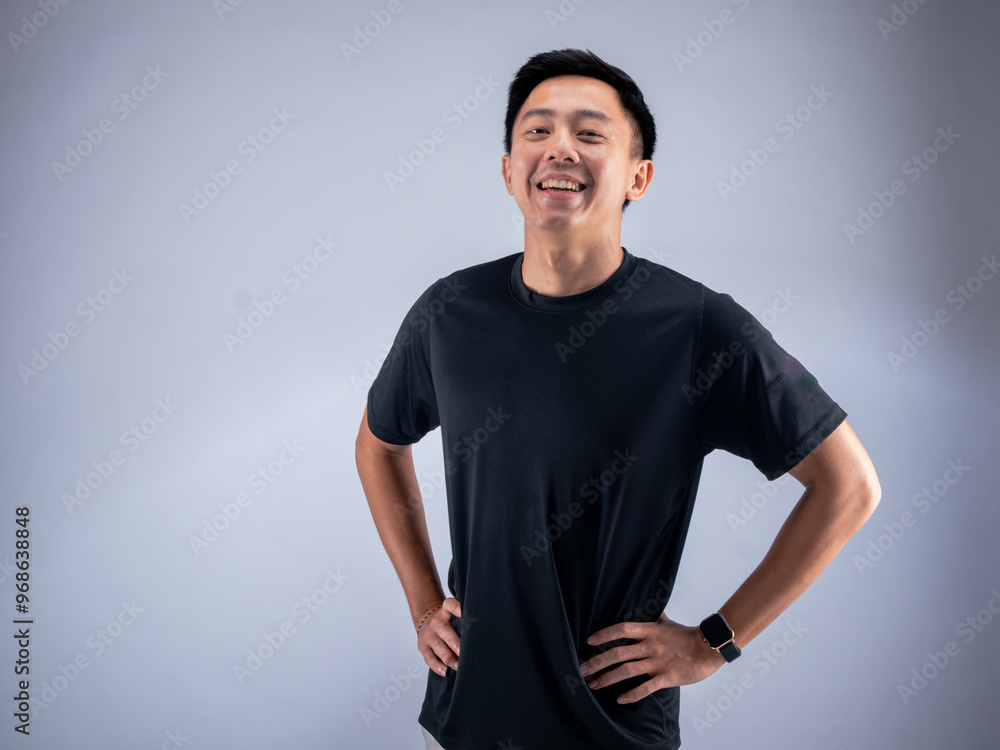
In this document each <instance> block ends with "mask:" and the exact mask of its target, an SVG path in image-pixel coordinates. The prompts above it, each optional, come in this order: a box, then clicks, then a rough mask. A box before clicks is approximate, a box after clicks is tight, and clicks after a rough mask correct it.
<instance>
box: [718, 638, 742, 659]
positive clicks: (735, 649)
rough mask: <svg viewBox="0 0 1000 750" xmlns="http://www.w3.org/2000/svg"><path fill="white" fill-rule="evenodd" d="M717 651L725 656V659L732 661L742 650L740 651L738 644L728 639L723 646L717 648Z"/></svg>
mask: <svg viewBox="0 0 1000 750" xmlns="http://www.w3.org/2000/svg"><path fill="white" fill-rule="evenodd" d="M719 653H720V654H722V655H723V656H724V657H725V658H726V661H732V660H733V659H735V658H736V657H737V656H739V655H740V654H741V653H742V652H741V651H740V647H739V646H737V645H736V644H735V643H734V642H733V641H730V642H729V643H727V644H726V645H725V646H722V647H721V648H719Z"/></svg>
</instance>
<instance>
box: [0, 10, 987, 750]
mask: <svg viewBox="0 0 1000 750" xmlns="http://www.w3.org/2000/svg"><path fill="white" fill-rule="evenodd" d="M998 22H1000V6H998V5H997V4H996V3H994V2H990V1H989V0H956V1H954V2H947V3H946V2H944V1H943V0H899V1H897V2H892V1H891V0H876V1H874V2H870V1H867V0H848V1H847V2H844V1H840V2H833V1H832V0H830V1H826V2H814V3H795V2H791V0H712V1H711V2H673V3H661V2H651V1H645V2H630V3H618V2H616V3H612V2H609V1H608V0H550V1H549V2H529V1H528V0H516V1H515V2H508V3H487V2H459V1H458V0H449V1H445V2H427V1H426V0H425V1H423V2H411V0H386V1H384V2H383V1H382V0H372V2H347V3H323V2H318V1H317V0H290V1H287V0H286V1H285V2H277V1H276V0H245V2H240V1H239V0H181V1H179V2H170V3H135V2H123V1H121V0H119V1H117V2H113V1H110V0H105V1H94V2H83V1H82V0H77V1H75V2H70V0H12V1H11V2H6V3H4V6H3V9H2V10H0V32H2V33H3V41H2V42H0V176H2V179H0V289H2V295H0V315H2V321H3V327H2V338H0V377H2V398H0V424H2V427H3V430H2V438H0V439H2V461H3V463H2V466H3V471H2V472H0V623H2V625H0V675H2V676H0V684H2V686H3V690H2V691H0V696H2V697H0V700H2V712H0V713H2V716H3V719H2V720H0V746H2V747H4V748H8V747H9V748H39V749H42V748H44V749H45V750H52V749H54V748H85V749H90V748H95V749H96V748H101V749H104V748H128V749H130V750H132V749H137V748H161V747H163V748H177V747H183V748H186V749H190V750H194V748H215V749H228V748H296V749H297V750H311V749H317V750H318V749H320V748H324V749H325V748H350V749H351V750H354V749H355V748H373V749H374V748H379V749H382V748H393V749H395V748H400V749H403V748H409V749H412V750H417V748H421V747H423V744H422V743H423V740H422V738H421V734H420V730H419V727H418V725H417V722H416V718H417V714H418V712H419V709H420V704H421V702H422V700H423V696H424V688H425V685H426V680H427V671H428V668H427V666H426V665H425V664H424V662H423V658H422V657H421V655H420V654H419V652H418V651H417V649H416V638H415V634H414V631H413V624H412V622H411V619H410V614H409V610H408V607H407V603H406V600H405V597H404V595H403V591H402V588H401V586H400V584H399V581H398V579H397V578H396V575H395V572H394V570H393V568H392V565H391V563H390V561H389V558H388V556H387V555H386V553H385V551H384V549H383V548H382V545H381V543H380V541H379V537H378V534H377V533H376V529H375V526H374V523H373V521H372V518H371V514H370V512H369V508H368V505H367V502H366V500H365V496H364V494H363V492H362V489H361V484H360V481H359V479H358V475H357V469H356V466H355V457H354V441H355V437H356V436H357V433H358V427H359V425H360V424H361V417H362V413H363V410H364V406H365V397H366V394H367V391H368V388H369V386H370V385H371V383H372V380H373V379H374V377H375V375H376V374H377V372H378V369H379V367H380V365H381V363H382V361H383V360H384V357H385V355H386V352H387V350H388V348H389V345H390V343H391V342H392V338H393V336H394V335H395V333H396V331H397V329H398V327H399V324H400V322H401V320H402V318H403V315H404V314H405V313H406V311H407V310H408V309H409V307H410V305H411V304H412V303H413V302H414V300H416V298H417V296H418V295H419V294H420V293H421V292H422V291H423V290H424V289H426V288H427V286H428V285H429V284H431V283H432V282H433V281H434V280H436V279H438V278H440V277H442V276H444V275H446V274H449V273H451V272H452V271H454V270H457V269H460V268H464V267H467V266H471V265H474V264H477V263H481V262H484V261H488V260H492V259H495V258H499V257H501V256H504V255H509V254H511V253H516V252H519V251H521V250H522V249H523V230H524V227H523V221H522V220H521V214H520V212H519V210H518V209H517V206H516V204H515V203H514V200H513V198H511V197H510V196H509V195H508V194H507V193H506V190H505V189H504V185H503V181H502V178H501V174H500V157H501V155H502V153H503V147H502V142H503V116H504V110H505V106H506V87H507V85H508V84H509V82H510V79H511V77H512V76H513V75H514V73H515V72H516V70H517V69H518V67H519V66H520V65H521V64H523V63H524V62H525V61H526V60H527V59H528V57H530V56H531V55H533V54H535V53H536V52H541V51H545V50H551V49H560V48H564V47H578V48H584V49H590V50H592V51H593V52H595V53H597V54H598V55H600V56H601V57H603V58H604V59H605V60H607V61H608V62H610V63H612V64H614V65H617V66H619V67H621V68H622V69H624V70H625V71H627V72H628V73H629V74H630V75H631V76H632V77H633V78H634V79H635V80H636V82H637V83H638V85H639V86H640V88H641V89H642V90H643V92H644V94H645V96H646V99H647V101H648V103H649V105H650V108H651V109H652V111H653V114H654V116H655V117H656V122H657V126H658V134H659V140H658V146H657V151H656V154H655V157H654V163H655V175H654V179H653V182H652V185H651V187H650V189H649V192H648V193H647V195H646V196H645V197H644V198H643V199H642V200H641V201H637V202H635V203H633V204H632V205H630V206H629V207H628V209H627V210H626V212H625V216H624V219H623V232H622V244H623V245H624V246H625V247H626V248H627V249H628V250H629V251H630V252H632V253H633V254H635V255H638V256H642V257H646V258H649V259H650V260H653V261H656V262H657V263H661V264H663V265H666V266H669V267H670V268H673V269H676V270H677V271H679V272H681V273H683V274H685V275H687V276H690V277H693V278H695V279H697V280H699V281H702V282H703V283H705V284H706V285H707V286H709V287H711V288H713V289H715V290H718V291H723V292H727V293H729V294H731V295H732V296H733V297H734V298H735V299H736V301H737V302H739V303H740V304H741V305H743V306H744V307H746V308H747V309H748V310H749V311H750V312H752V313H753V314H754V315H755V316H756V317H757V318H758V320H760V321H761V323H762V324H763V325H765V326H766V327H767V328H768V329H769V330H770V331H771V332H772V333H773V334H774V336H775V338H776V339H777V341H778V342H779V343H780V344H781V345H782V346H783V347H784V348H785V349H787V350H788V351H790V352H791V353H793V354H794V355H795V356H796V357H797V358H798V359H799V360H800V361H801V362H802V363H803V364H804V365H805V366H806V367H807V368H808V369H809V370H810V372H812V373H813V374H814V375H816V377H817V378H818V379H819V382H820V383H821V385H822V386H823V387H824V389H825V390H826V391H827V392H828V393H829V394H830V395H831V396H832V397H833V398H834V399H835V400H836V401H837V402H838V403H840V404H841V405H842V406H843V407H844V409H845V410H846V411H847V413H848V421H849V422H850V424H851V425H852V427H853V428H854V430H855V431H856V432H857V434H858V435H859V437H860V438H861V440H862V442H863V443H864V445H865V447H866V448H867V450H868V452H869V454H870V455H871V457H872V460H873V462H874V464H875V466H876V469H877V471H878V475H879V479H880V480H881V485H882V493H883V494H882V501H881V504H880V505H879V507H878V509H877V511H876V512H875V514H874V515H873V516H872V518H871V519H870V520H869V521H868V523H867V524H866V525H865V526H864V527H863V528H862V529H861V531H860V532H859V533H858V534H857V535H856V536H855V537H853V538H852V539H851V540H850V541H849V542H848V543H847V545H846V546H845V547H844V549H843V551H842V552H841V553H840V555H839V556H838V557H837V558H836V559H835V560H834V561H833V563H832V564H831V565H830V566H829V568H828V569H827V570H826V571H825V572H824V573H823V574H822V575H821V576H820V578H819V579H818V580H817V581H816V583H815V584H814V585H813V586H812V587H811V588H810V589H809V590H808V591H807V592H806V593H805V594H804V595H803V596H802V597H801V598H800V599H799V600H797V601H796V602H795V603H794V604H793V605H792V606H791V607H790V608H789V609H788V610H787V611H786V612H785V613H784V614H783V615H782V616H781V617H779V618H778V619H777V620H776V621H775V622H774V623H773V624H772V625H771V626H770V627H769V628H768V629H767V630H766V631H764V632H763V633H762V634H761V635H760V636H759V637H758V638H757V639H755V640H754V641H753V642H751V643H750V644H749V645H748V646H747V648H746V649H745V653H744V658H742V659H740V660H739V661H737V662H735V663H734V664H732V665H727V667H725V668H723V669H720V670H719V671H718V672H717V673H715V674H714V675H712V676H711V677H710V678H708V679H707V680H705V681H703V682H701V683H698V684H696V685H692V686H688V687H684V688H682V691H681V732H682V738H683V740H684V744H685V747H691V748H696V747H697V748H733V747H753V748H789V749H792V748H810V750H841V749H856V750H864V749H866V748H879V749H882V748H906V749H907V750H936V749H937V748H944V747H947V748H976V749H979V748H986V747H994V746H995V745H996V737H997V733H998V731H1000V719H998V717H997V712H996V710H995V704H996V699H997V687H998V682H997V677H996V673H997V667H998V661H1000V645H998V644H1000V551H998V546H997V544H996V540H997V531H998V519H1000V507H998V502H997V500H998V498H997V489H996V487H997V479H998V470H997V453H998V450H1000V439H998V437H997V430H996V425H997V423H998V419H1000V409H998V399H997V390H996V389H997V375H996V372H997V366H998V364H1000V356H998V355H1000V351H998V343H1000V337H998V332H997V330H998V329H997V321H998V319H1000V315H998V313H1000V265H998V260H997V258H998V255H997V253H998V251H1000V247H998V237H1000V232H998V213H997V211H996V207H997V198H998V183H997V173H998V167H1000V146H998V143H997V138H996V134H997V132H1000V105H998V101H997V82H998V74H1000V64H998V63H1000V54H998V52H997V45H996V32H997V27H998ZM414 458H415V465H416V469H417V475H418V478H419V480H420V484H421V491H422V495H423V500H424V504H425V507H426V513H427V519H428V525H429V528H430V532H431V538H432V542H433V548H434V553H435V558H436V562H437V565H438V569H439V571H440V572H441V577H442V581H446V580H447V569H448V564H449V562H450V560H451V549H450V546H449V536H448V517H447V506H446V494H445V489H444V482H443V472H442V468H443V467H442V446H441V440H440V431H439V430H436V431H434V432H432V433H430V434H429V435H428V436H427V437H426V438H424V439H423V440H422V441H421V442H420V443H418V444H417V445H416V446H415V447H414ZM800 494H801V487H800V486H799V485H798V484H797V483H796V482H795V481H794V480H793V479H791V478H790V477H788V476H787V475H786V476H785V477H783V478H781V479H778V480H777V481H775V482H767V481H766V480H765V479H764V477H763V476H762V475H761V474H760V473H759V472H758V471H757V470H756V469H755V468H754V467H753V465H752V464H750V463H749V462H747V461H745V460H742V459H739V458H737V457H735V456H732V455H729V454H725V453H719V452H716V453H713V454H712V455H711V456H709V457H708V459H707V460H706V465H705V470H704V475H703V479H702V484H701V489H700V493H699V498H698V503H697V505H696V508H695V513H694V517H693V520H692V523H691V531H690V535H689V537H688V540H687V544H686V547H685V556H684V558H683V561H682V563H681V567H680V573H679V577H678V581H677V586H676V589H675V592H674V595H673V597H672V599H671V601H670V602H669V604H668V606H667V610H666V611H667V614H668V615H669V616H670V617H671V618H673V619H675V620H678V621H680V622H682V623H685V624H689V625H690V624H696V623H697V622H698V621H699V620H700V619H701V618H702V617H704V616H705V615H706V614H708V613H711V612H714V611H715V610H716V609H717V608H718V607H719V606H720V605H721V604H722V603H723V602H725V600H726V599H727V598H728V597H729V596H730V595H731V594H732V592H733V591H735V589H736V588H737V586H738V585H739V584H740V583H741V582H742V581H743V580H744V578H745V577H746V576H747V575H748V574H749V573H750V571H751V570H752V569H753V568H754V567H755V566H756V565H757V563H758V562H759V561H760V559H761V558H762V557H763V555H764V554H765V552H766V551H767V549H768V546H769V545H770V543H771V540H772V539H773V538H774V535H775V534H776V532H777V530H778V529H779V528H780V526H781V524H782V522H783V521H784V519H785V517H786V516H787V514H788V512H789V510H790V509H791V508H792V506H793V505H794V503H795V501H796V500H797V499H798V497H799V495H800ZM447 593H448V595H450V593H451V592H447ZM498 747H500V746H499V745H498Z"/></svg>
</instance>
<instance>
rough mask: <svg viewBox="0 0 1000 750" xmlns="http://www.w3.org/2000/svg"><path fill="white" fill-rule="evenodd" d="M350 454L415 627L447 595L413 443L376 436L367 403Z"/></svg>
mask: <svg viewBox="0 0 1000 750" xmlns="http://www.w3.org/2000/svg"><path fill="white" fill-rule="evenodd" d="M354 457H355V461H356V463H357V466H358V476H359V477H360V478H361V486H362V487H363V488H364V491H365V497H367V498H368V507H369V508H370V509H371V513H372V519H373V520H374V521H375V527H376V528H377V529H378V535H379V538H380V539H381V540H382V546H383V547H385V551H386V552H387V553H388V555H389V559H390V560H392V565H393V567H394V568H395V569H396V575H398V576H399V581H400V583H402V584H403V591H404V592H405V594H406V601H407V603H408V604H409V606H410V616H411V617H412V618H413V626H414V629H416V626H417V625H418V624H419V623H420V620H421V618H422V617H423V616H424V615H425V614H426V613H427V610H429V609H431V608H432V607H434V606H435V605H437V604H440V603H441V602H442V601H443V600H444V598H445V595H444V589H443V588H442V587H441V579H440V578H439V577H438V572H437V567H436V566H435V564H434V554H433V552H432V551H431V541H430V537H429V536H428V534H427V519H426V518H425V517H424V505H423V502H422V501H421V498H420V485H419V484H418V482H417V473H416V471H415V469H414V467H413V453H412V450H411V446H409V445H394V444H393V443H387V442H385V441H384V440H379V438H377V437H375V435H374V434H372V431H371V429H369V427H368V409H367V407H366V408H365V412H364V415H363V416H362V418H361V428H360V429H359V430H358V437H357V440H356V441H355V444H354Z"/></svg>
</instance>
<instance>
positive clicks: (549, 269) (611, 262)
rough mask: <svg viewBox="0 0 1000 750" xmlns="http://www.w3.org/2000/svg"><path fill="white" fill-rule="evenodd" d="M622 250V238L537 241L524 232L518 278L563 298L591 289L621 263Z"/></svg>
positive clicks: (531, 287) (532, 287) (535, 289)
mask: <svg viewBox="0 0 1000 750" xmlns="http://www.w3.org/2000/svg"><path fill="white" fill-rule="evenodd" d="M624 259H625V252H624V251H623V250H622V247H621V238H620V236H619V238H618V240H617V241H615V240H614V239H613V238H602V239H601V240H600V241H598V242H580V241H574V240H573V239H570V238H566V237H561V238H558V239H556V238H553V239H546V240H544V241H540V240H539V239H538V238H537V237H531V236H530V235H529V234H528V232H525V237H524V260H523V262H522V263H521V279H522V280H523V281H524V285H525V286H526V287H527V288H528V289H529V290H531V291H532V292H535V293H536V294H541V295H544V296H546V297H566V296H569V295H571V294H579V293H581V292H585V291H587V290H588V289H593V288H594V287H595V286H598V285H599V284H601V283H602V282H604V281H607V280H608V279H609V278H610V277H611V275H612V274H614V272H615V271H617V270H618V268H619V266H621V264H622V261H623V260H624Z"/></svg>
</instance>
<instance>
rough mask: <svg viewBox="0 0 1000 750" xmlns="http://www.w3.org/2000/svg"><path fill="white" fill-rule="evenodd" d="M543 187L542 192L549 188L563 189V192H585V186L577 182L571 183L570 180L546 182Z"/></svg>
mask: <svg viewBox="0 0 1000 750" xmlns="http://www.w3.org/2000/svg"><path fill="white" fill-rule="evenodd" d="M541 187H542V190H545V189H547V188H562V189H563V190H572V191H573V192H574V193H579V192H580V191H581V190H583V185H580V184H578V183H576V182H570V181H569V180H545V182H543V183H542V185H541Z"/></svg>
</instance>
